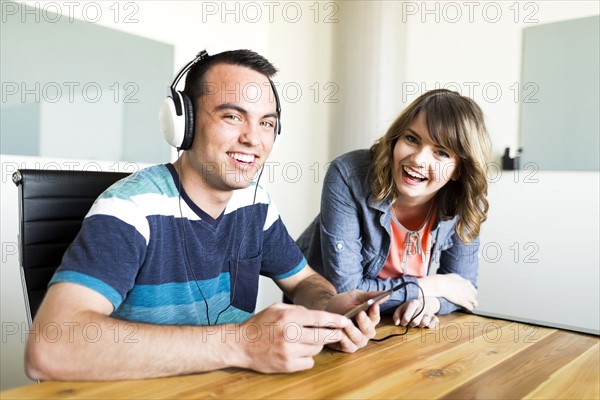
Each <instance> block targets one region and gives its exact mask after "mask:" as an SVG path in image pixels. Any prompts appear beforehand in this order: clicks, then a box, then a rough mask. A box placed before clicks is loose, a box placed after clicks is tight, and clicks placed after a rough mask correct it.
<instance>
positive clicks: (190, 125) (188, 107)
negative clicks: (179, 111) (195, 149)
mask: <svg viewBox="0 0 600 400" xmlns="http://www.w3.org/2000/svg"><path fill="white" fill-rule="evenodd" d="M177 93H178V94H179V95H180V97H181V103H182V106H183V119H184V121H185V127H184V129H183V141H182V143H181V146H180V148H181V150H188V149H189V148H191V147H192V143H193V142H194V104H192V101H191V100H190V98H189V97H188V95H187V94H185V93H184V92H177Z"/></svg>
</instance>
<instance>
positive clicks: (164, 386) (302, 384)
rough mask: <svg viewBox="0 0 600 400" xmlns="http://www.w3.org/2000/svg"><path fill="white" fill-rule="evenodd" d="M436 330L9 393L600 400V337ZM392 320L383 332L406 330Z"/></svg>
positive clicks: (496, 325)
mask: <svg viewBox="0 0 600 400" xmlns="http://www.w3.org/2000/svg"><path fill="white" fill-rule="evenodd" d="M440 321H441V323H440V326H439V327H438V328H437V329H411V330H409V332H408V333H407V334H406V335H404V336H396V337H392V338H389V339H387V340H385V341H383V342H370V343H369V345H368V346H367V347H366V348H364V349H362V350H361V351H359V352H357V353H355V354H345V353H339V352H336V351H332V350H329V349H325V350H323V351H322V352H321V353H320V354H319V355H318V356H317V357H316V358H315V361H316V363H315V367H314V368H313V369H311V370H309V371H303V372H298V373H294V374H274V375H265V374H259V373H255V372H252V371H244V370H237V369H227V370H220V371H214V372H210V373H204V374H197V375H189V376H179V377H172V378H161V379H148V380H131V381H117V382H42V383H39V384H31V385H27V386H22V387H19V388H15V389H11V390H6V391H3V392H0V397H1V398H2V399H25V398H27V399H34V398H35V399H38V398H61V399H91V398H119V399H125V398H128V399H146V398H173V399H183V398H218V399H236V398H244V399H262V398H269V399H274V398H277V399H367V398H374V399H394V398H398V399H403V398H407V399H438V398H439V399H516V398H532V399H598V398H600V373H599V370H600V344H599V342H600V338H598V337H597V336H592V335H586V334H580V333H575V332H570V331H564V330H557V329H552V328H544V327H539V326H532V325H527V324H522V323H517V322H511V321H504V320H497V319H491V318H484V317H480V316H475V315H470V314H461V313H455V314H452V315H448V316H443V317H441V318H440ZM402 331H403V328H399V327H396V326H394V325H392V324H391V323H390V320H389V319H386V320H384V321H383V322H382V324H381V325H380V326H379V327H378V331H377V332H378V335H377V336H378V338H382V337H385V336H387V335H389V334H394V333H400V332H402Z"/></svg>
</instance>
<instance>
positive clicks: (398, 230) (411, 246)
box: [377, 210, 437, 279]
mask: <svg viewBox="0 0 600 400" xmlns="http://www.w3.org/2000/svg"><path fill="white" fill-rule="evenodd" d="M434 211H435V210H434ZM436 216H437V212H432V213H431V216H430V217H429V221H427V223H425V224H424V226H423V228H421V230H420V231H419V232H418V235H416V234H415V233H414V231H413V232H412V233H411V231H409V230H408V229H406V228H404V227H403V226H400V225H399V224H398V223H397V222H396V221H394V219H392V223H391V224H390V227H391V231H392V236H391V238H390V239H391V243H390V253H389V254H388V258H387V260H386V261H385V263H384V264H383V268H382V269H381V271H380V272H379V275H377V276H378V277H379V278H382V279H387V278H399V277H400V276H402V275H409V276H414V277H417V278H422V277H423V276H425V275H426V274H427V265H428V264H429V258H430V257H431V227H432V226H433V224H434V223H435V219H436ZM419 239H420V245H421V246H420V247H421V249H420V250H421V251H420V252H419ZM407 240H408V241H409V243H408V248H407V247H406V246H407ZM405 253H406V254H407V256H406V259H405ZM405 268H406V270H405Z"/></svg>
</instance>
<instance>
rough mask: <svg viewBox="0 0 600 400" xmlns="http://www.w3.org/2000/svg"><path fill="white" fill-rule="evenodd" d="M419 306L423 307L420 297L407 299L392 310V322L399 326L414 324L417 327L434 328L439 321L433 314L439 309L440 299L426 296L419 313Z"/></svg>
mask: <svg viewBox="0 0 600 400" xmlns="http://www.w3.org/2000/svg"><path fill="white" fill-rule="evenodd" d="M421 308H423V299H422V298H419V299H415V300H409V301H407V302H406V303H404V304H402V305H401V306H400V307H398V308H396V311H394V316H393V320H394V323H395V324H396V325H401V326H407V325H408V326H410V327H411V328H412V327H415V326H418V327H419V328H435V327H436V326H437V325H438V324H439V323H440V320H439V319H438V317H437V316H436V315H435V313H437V312H438V311H439V309H440V301H439V300H438V299H437V297H426V298H425V308H423V312H421V313H420V314H419V311H421ZM413 318H414V319H413ZM411 320H412V321H411ZM409 324H410V325H409Z"/></svg>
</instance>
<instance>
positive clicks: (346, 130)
mask: <svg viewBox="0 0 600 400" xmlns="http://www.w3.org/2000/svg"><path fill="white" fill-rule="evenodd" d="M27 3H28V4H31V5H34V4H36V3H39V4H41V5H40V7H42V6H43V4H49V3H44V2H41V3H40V2H36V1H28V2H27ZM51 3H52V4H62V2H51ZM76 3H77V4H78V7H77V8H75V9H74V10H73V16H74V17H76V18H78V19H84V20H85V19H86V16H87V17H88V19H89V17H90V16H91V17H93V16H94V14H91V12H92V11H94V9H92V8H91V7H90V8H89V9H88V11H89V13H88V14H87V15H84V14H83V13H82V11H83V9H84V7H85V5H86V4H88V3H92V4H93V6H94V7H100V10H101V11H102V17H101V18H100V19H99V21H98V22H97V23H99V24H102V25H105V26H108V27H111V28H114V29H119V30H123V31H126V32H130V33H133V34H137V35H140V36H144V37H148V38H152V39H156V40H159V41H163V42H167V43H171V44H173V45H174V46H175V65H176V66H177V68H178V67H179V66H181V65H183V64H184V63H185V62H187V61H188V60H190V59H191V58H193V56H194V55H195V54H196V52H197V51H199V50H200V49H202V48H204V47H206V46H208V45H210V44H219V43H221V44H222V43H229V44H232V45H234V46H235V47H248V48H251V49H253V50H256V51H258V52H259V53H262V54H264V55H265V56H267V58H269V59H270V60H271V61H273V62H274V64H275V65H276V66H278V67H279V68H280V70H281V72H280V74H279V75H278V76H277V79H276V81H278V82H279V84H280V86H279V87H280V88H281V89H286V90H284V91H283V93H281V92H280V95H281V96H282V100H283V119H282V124H283V133H282V137H281V138H280V139H281V140H280V142H279V143H278V148H277V149H276V151H275V153H274V154H273V156H272V158H271V160H270V162H271V163H272V164H271V169H268V170H267V171H268V172H267V173H265V175H264V176H263V178H262V184H264V185H266V186H268V187H269V189H270V191H271V194H272V195H273V197H274V199H275V201H276V202H277V204H278V205H279V208H280V211H281V214H282V217H283V219H284V221H285V222H286V224H287V225H288V229H289V230H290V233H291V234H292V236H294V237H296V236H298V235H299V234H300V233H301V232H302V230H303V229H304V227H305V226H306V225H307V224H308V222H309V221H310V220H311V219H312V218H313V217H314V216H315V215H316V213H317V211H318V205H319V196H320V191H321V184H322V178H323V173H324V171H325V167H326V163H327V162H328V161H330V159H331V158H332V157H333V156H336V155H339V154H341V153H342V152H345V151H348V150H352V149H355V148H358V147H368V146H370V145H371V143H372V142H373V140H374V139H375V138H376V137H378V136H380V135H381V134H382V133H383V132H384V130H385V128H386V127H387V125H388V124H389V123H390V122H391V120H392V119H393V118H394V117H395V116H396V114H397V113H398V112H399V111H400V110H401V109H402V108H403V107H404V106H405V104H406V103H407V102H409V101H411V100H412V99H414V97H416V95H418V94H420V93H421V92H422V90H423V89H425V90H427V89H432V88H434V87H435V83H436V82H439V84H440V85H441V86H444V85H449V86H451V87H454V86H452V85H451V84H452V83H453V82H456V83H458V84H459V86H458V89H461V90H463V93H464V94H468V91H469V88H474V92H473V94H474V95H473V97H474V98H475V100H477V101H479V103H480V105H481V106H482V108H483V110H484V112H485V114H486V117H487V119H488V127H489V130H490V132H491V134H492V136H493V140H494V145H495V153H496V154H500V153H501V151H502V149H503V148H504V147H506V146H511V147H516V146H517V143H518V132H517V127H518V108H519V107H518V102H515V101H514V97H513V95H514V90H511V86H512V85H513V84H514V83H515V82H517V83H518V84H522V82H519V81H520V62H521V30H522V29H523V28H524V27H525V26H527V25H528V23H527V22H525V17H526V16H529V17H530V18H533V19H537V20H538V21H539V22H538V23H546V22H552V21H556V20H563V19H571V18H576V17H582V16H589V15H594V14H598V7H599V6H598V2H596V1H588V2H585V1H580V2H572V1H569V2H567V1H542V2H539V1H538V2H519V3H516V2H487V3H486V2H475V3H477V4H479V6H477V7H476V8H474V9H473V13H472V15H471V16H472V19H471V16H470V15H469V8H468V7H470V6H468V5H467V3H469V4H472V3H473V2H471V3H470V2H451V3H453V4H457V5H458V9H456V10H458V11H460V13H461V16H462V17H461V19H460V20H458V21H457V22H454V21H455V20H456V18H457V14H456V10H454V9H453V8H451V7H454V6H451V7H449V6H448V5H447V4H450V3H444V2H427V3H425V2H400V1H386V2H367V1H352V2H341V1H338V2H319V3H316V2H304V1H297V2H287V1H282V2H275V3H276V4H274V5H271V6H268V5H266V3H267V2H206V1H205V2H191V1H181V2H179V1H169V2H167V1H136V2H121V3H118V4H119V5H120V7H121V8H119V15H118V16H117V15H116V14H115V9H114V8H112V9H111V8H109V7H111V6H112V5H113V4H115V3H114V2H87V1H81V2H76ZM226 3H227V4H226ZM126 4H128V6H127V8H125V7H126V6H125V5H126ZM271 4H272V3H271ZM425 4H427V5H426V6H425ZM487 4H491V5H487ZM515 4H516V6H515ZM511 6H513V9H510V7H511ZM225 7H228V8H227V9H225ZM236 7H238V8H237V10H236ZM269 7H273V8H269ZM424 7H428V8H427V9H426V8H424ZM435 7H438V9H437V11H436V8H435ZM484 7H487V8H486V14H483V9H484ZM497 7H499V8H500V9H501V12H502V18H501V19H499V20H498V22H495V23H494V22H491V21H492V20H494V19H495V18H496V14H494V10H496V9H497ZM515 7H516V8H515ZM526 7H527V8H526ZM517 9H518V10H519V15H518V17H517V21H516V22H515V10H517ZM62 10H63V12H64V15H65V16H66V17H68V16H69V14H68V13H67V12H68V10H69V8H68V7H67V6H63V7H62ZM227 10H232V12H230V13H228V12H227ZM298 10H300V13H301V14H300V17H299V18H298V13H297V11H298ZM426 10H433V12H432V13H429V14H428V13H427V12H426ZM453 10H454V13H453ZM257 11H259V12H260V13H261V18H260V19H259V20H257V22H252V21H255V20H256V18H257V14H256V12H257ZM317 11H318V15H317ZM128 16H129V22H127V17H128ZM42 17H43V16H42ZM436 17H437V20H436ZM28 18H31V16H29V17H28ZM236 18H238V20H239V22H236V21H235V19H236ZM157 84H164V85H165V87H166V85H167V84H168V82H165V83H157ZM403 84H404V86H403ZM486 84H488V87H489V88H490V91H489V93H486V95H487V96H488V97H487V98H486V97H484V94H483V93H482V88H483V86H484V85H486ZM498 86H499V87H500V88H501V90H502V95H501V96H500V98H499V99H498V101H496V102H492V101H489V100H487V99H490V98H492V99H494V100H495V98H494V96H496V95H495V94H494V93H493V92H492V89H494V87H498ZM415 87H416V88H417V89H416V91H417V93H413V91H414V90H413V89H415ZM298 88H300V91H298V90H297V89H298ZM317 88H319V90H318V92H317ZM455 88H456V87H455ZM336 89H337V90H336ZM298 93H301V94H298ZM482 100H483V101H482ZM331 101H334V102H331ZM149 118H155V117H154V116H149ZM22 160H25V158H23V157H16V158H12V157H6V156H3V157H2V160H1V162H2V171H3V175H2V176H3V180H2V182H1V185H2V186H1V188H2V221H3V224H2V243H3V251H2V255H3V260H2V269H1V273H2V293H1V295H2V302H1V303H2V305H1V307H2V308H1V311H2V315H1V319H2V322H3V335H4V334H5V333H7V331H6V330H5V329H9V328H10V327H12V326H13V325H8V324H12V323H16V324H17V326H19V325H20V323H21V322H22V321H24V308H23V306H22V294H21V289H20V279H19V275H18V258H17V256H16V255H15V254H14V250H13V248H12V247H10V246H11V243H15V242H16V231H17V228H16V227H17V223H16V215H17V209H16V204H17V202H16V189H14V186H13V185H12V183H11V182H10V180H9V179H8V178H7V177H8V176H9V175H8V173H7V172H6V171H8V169H10V168H12V166H13V165H14V163H15V162H17V163H19V165H20V163H21V161H22ZM28 160H29V162H34V161H33V160H32V159H28ZM578 177H580V176H579V175H578ZM578 179H579V178H578ZM587 190H588V189H586V187H584V186H583V187H578V188H577V195H578V196H585V195H586V193H587ZM554 195H555V196H559V197H561V201H563V200H565V199H566V198H567V197H568V196H570V193H566V191H559V192H557V193H554ZM493 196H494V197H493V198H492V199H491V200H492V205H493V209H494V210H509V209H510V202H509V201H508V200H504V199H503V198H502V197H501V195H496V194H495V193H494V194H493ZM565 204H567V203H565ZM494 212H498V211H494ZM496 215H497V214H496ZM512 228H514V227H505V226H504V227H500V228H498V229H502V230H504V231H505V233H506V232H508V229H512ZM484 229H485V227H484ZM581 229H582V231H581V234H582V235H589V234H593V233H594V232H597V230H598V225H597V221H596V223H595V225H594V224H591V225H590V226H587V227H586V226H584V227H583V228H581ZM554 234H555V233H554V232H551V231H546V232H543V233H542V235H544V236H543V237H538V241H539V242H540V243H552V241H551V239H550V238H551V237H552V236H553V235H554ZM5 261H6V262H5ZM261 284H263V285H267V284H266V283H264V281H261ZM278 299H279V294H278V292H277V291H276V290H274V288H273V287H272V286H267V289H266V290H265V289H264V288H263V290H262V291H261V298H260V306H261V307H263V306H265V305H267V304H269V303H270V302H272V301H275V300H278ZM5 323H7V324H5ZM4 339H5V337H4V336H3V341H2V343H1V344H0V345H1V349H2V351H1V354H2V365H1V367H2V371H1V382H0V388H2V389H6V388H9V387H13V386H16V385H20V384H23V383H25V382H27V380H26V378H25V377H24V375H23V373H22V365H23V364H22V349H23V342H22V340H21V339H20V338H19V335H11V336H10V339H9V338H8V336H7V337H6V339H7V341H6V342H5V340H4Z"/></svg>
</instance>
